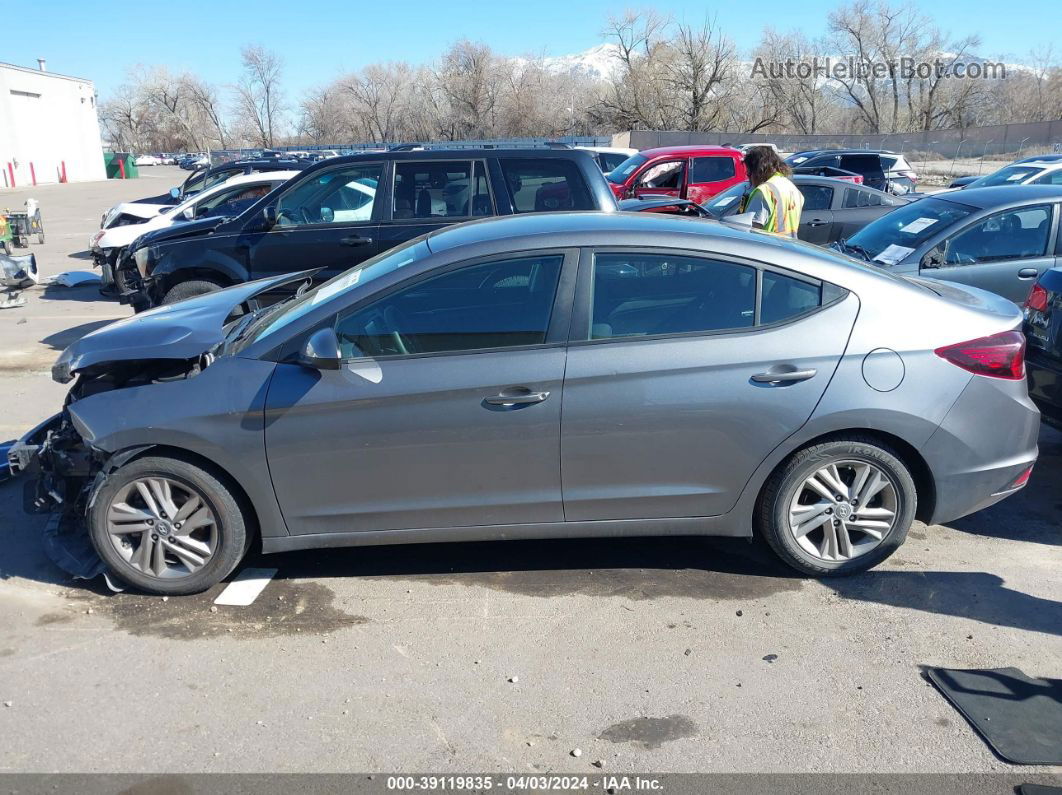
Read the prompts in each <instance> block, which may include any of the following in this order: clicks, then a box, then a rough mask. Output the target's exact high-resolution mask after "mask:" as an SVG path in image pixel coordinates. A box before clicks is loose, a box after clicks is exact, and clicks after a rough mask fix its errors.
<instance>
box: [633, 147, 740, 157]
mask: <svg viewBox="0 0 1062 795" xmlns="http://www.w3.org/2000/svg"><path fill="white" fill-rule="evenodd" d="M639 154H642V155H645V156H646V157H648V158H653V157H660V156H661V155H722V154H726V155H736V156H737V157H742V153H741V150H740V149H735V148H734V147H732V146H658V147H656V148H655V149H643V150H642V151H641V152H639Z"/></svg>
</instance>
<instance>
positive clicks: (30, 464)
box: [7, 270, 315, 578]
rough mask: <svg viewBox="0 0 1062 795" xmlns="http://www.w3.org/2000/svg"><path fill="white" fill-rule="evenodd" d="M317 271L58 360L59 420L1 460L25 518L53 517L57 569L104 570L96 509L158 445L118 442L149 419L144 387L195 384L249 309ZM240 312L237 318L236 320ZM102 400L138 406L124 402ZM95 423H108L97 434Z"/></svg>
mask: <svg viewBox="0 0 1062 795" xmlns="http://www.w3.org/2000/svg"><path fill="white" fill-rule="evenodd" d="M314 272H315V271H313V270H310V271H302V272H298V273H293V274H286V275H284V276H277V277H273V278H270V279H262V280H259V281H257V282H248V283H245V284H242V285H237V286H235V287H231V288H229V289H227V290H220V291H217V292H214V293H208V294H207V295H203V296H199V297H197V298H194V299H189V300H187V301H182V302H180V303H178V304H173V305H171V306H167V307H161V308H159V309H155V310H152V311H149V312H144V313H141V314H139V315H135V316H133V317H129V318H126V319H124V320H119V321H117V322H115V323H112V324H110V325H108V326H105V327H103V328H101V329H97V330H95V331H92V332H90V333H89V334H86V335H85V336H83V337H81V338H80V339H79V340H77V341H76V342H74V343H73V344H72V345H70V346H69V347H68V348H67V349H66V350H64V351H63V353H62V354H61V355H60V356H59V358H58V360H57V361H56V363H55V365H54V366H53V367H52V379H53V380H55V381H57V382H59V383H61V384H67V383H70V384H71V388H70V391H69V392H68V393H67V397H66V400H65V401H64V404H63V409H62V411H61V412H59V413H58V414H56V415H55V416H53V417H51V418H50V419H48V420H46V421H45V422H43V423H41V424H40V425H38V426H37V427H36V428H34V429H33V430H31V431H30V432H29V433H27V434H25V435H24V436H23V437H22V438H21V439H19V440H18V442H16V443H15V444H14V445H12V446H11V447H10V448H9V450H8V453H7V456H8V465H9V468H10V471H11V474H12V475H23V476H25V478H26V483H25V485H24V487H23V503H24V509H25V510H26V511H27V512H29V513H47V514H51V517H50V519H49V522H48V524H47V527H46V530H45V548H46V551H47V553H48V555H49V557H50V558H51V559H52V560H53V561H54V562H55V563H56V564H57V565H58V566H59V567H60V568H62V569H63V570H64V571H66V572H68V573H70V574H72V575H74V576H75V577H81V578H91V577H94V576H96V575H97V574H99V573H101V572H102V571H103V563H102V561H101V560H100V558H99V556H98V555H97V553H96V551H95V549H94V548H93V547H92V543H91V541H90V539H89V534H88V533H87V517H88V514H89V510H90V509H91V507H92V505H93V500H94V499H95V497H96V495H97V494H98V493H99V491H100V489H101V488H102V486H103V485H104V483H105V482H106V481H107V478H108V477H109V476H110V475H111V474H112V473H114V472H115V471H116V470H118V469H119V468H120V467H121V466H123V465H124V464H125V463H127V462H129V461H131V460H132V459H134V458H136V457H137V456H139V455H141V454H143V453H144V452H145V451H147V450H150V449H152V448H153V447H155V446H156V445H155V444H145V443H144V442H145V441H148V442H153V441H155V439H154V438H153V437H152V436H151V435H150V434H148V435H147V436H146V437H145V436H144V435H141V436H140V437H138V438H137V439H135V440H130V439H129V438H127V437H126V436H123V430H127V429H128V427H129V426H132V425H135V424H136V422H137V418H134V417H129V416H128V414H127V412H128V411H130V410H131V409H135V407H138V406H142V407H143V409H142V410H143V411H144V412H145V413H146V414H147V415H150V414H151V411H152V407H151V406H150V405H144V404H143V403H142V402H141V401H143V400H148V401H151V400H153V395H152V394H151V393H150V391H144V392H142V390H141V389H140V388H143V387H149V388H151V389H154V387H155V386H156V385H159V386H162V385H166V384H175V383H176V382H181V381H187V380H189V379H192V378H195V377H197V376H198V375H200V374H201V373H202V372H203V371H204V370H206V369H207V368H208V367H210V366H211V365H212V364H213V363H214V362H215V361H216V359H217V358H219V357H224V356H227V355H228V353H227V352H226V351H227V347H226V346H228V345H230V344H231V343H232V341H233V339H235V336H236V332H237V331H238V330H239V329H240V327H241V326H242V325H245V324H246V321H250V320H253V319H254V318H255V315H254V313H253V312H252V311H251V310H252V309H253V304H252V303H251V302H252V301H254V300H255V299H256V298H257V297H258V296H261V295H263V294H265V293H267V292H269V291H270V290H273V289H275V288H278V287H284V286H285V285H287V284H289V283H292V282H299V281H301V282H304V283H306V284H308V283H309V282H308V279H309V277H310V276H312V275H313V273H314ZM239 311H242V312H243V314H242V315H234V313H238V312H239ZM234 317H237V318H238V319H233V318H234ZM107 393H118V394H117V395H115V398H118V397H120V396H121V395H124V394H129V393H137V394H138V397H137V400H136V401H133V402H130V401H125V402H123V401H121V400H117V399H115V400H110V399H108V397H107ZM101 401H102V402H101ZM123 413H125V416H123ZM101 416H102V417H106V418H107V421H106V423H102V425H103V426H104V431H103V433H102V435H97V434H100V426H101V422H100V418H101Z"/></svg>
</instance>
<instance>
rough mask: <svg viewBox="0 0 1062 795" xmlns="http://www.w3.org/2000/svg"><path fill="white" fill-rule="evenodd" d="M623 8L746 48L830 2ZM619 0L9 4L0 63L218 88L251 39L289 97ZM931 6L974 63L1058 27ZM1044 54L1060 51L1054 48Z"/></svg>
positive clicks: (570, 37) (534, 40) (77, 0)
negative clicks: (974, 43) (721, 33)
mask: <svg viewBox="0 0 1062 795" xmlns="http://www.w3.org/2000/svg"><path fill="white" fill-rule="evenodd" d="M634 5H636V6H638V7H642V6H652V7H654V8H657V9H659V10H661V11H663V12H666V13H671V14H673V15H674V16H675V17H677V18H679V19H684V20H686V21H699V20H700V19H702V18H703V16H704V15H705V13H712V14H715V15H716V16H717V19H718V22H719V24H720V26H721V27H722V28H723V29H724V30H725V31H726V32H727V34H728V35H729V36H730V37H731V38H733V39H734V40H735V41H736V42H737V44H738V46H739V47H741V48H743V49H744V48H749V47H751V46H752V45H753V44H755V42H756V41H757V39H758V38H759V34H760V31H761V30H762V29H763V28H764V27H765V26H766V25H771V26H772V27H775V28H777V29H780V30H790V29H800V30H803V31H804V33H805V34H807V35H809V36H817V35H820V34H821V33H822V32H823V31H824V27H825V18H826V14H827V12H828V11H829V10H830V9H832V8H834V7H835V5H836V4H835V3H833V2H821V3H815V4H809V3H797V2H793V0H748V2H729V3H720V4H712V5H707V4H697V3H688V2H687V3H683V2H672V1H671V0H660V2H639V3H636V4H634ZM624 8H625V6H624V4H622V3H616V2H607V1H606V0H579V2H572V0H534V1H533V2H528V0H520V2H506V0H497V1H496V2H462V1H461V0H450V2H438V0H400V1H399V2H394V1H392V2H375V3H366V2H357V0H311V2H303V3H295V2H291V0H287V2H275V1H274V0H256V2H253V3H251V2H237V1H236V0H211V1H210V2H205V1H204V0H182V1H181V2H179V3H173V2H170V3H153V2H143V0H136V1H133V0H112V2H106V3H100V2H89V1H87V0H42V1H41V2H38V3H21V4H16V5H15V6H11V7H10V8H9V9H8V13H5V20H4V35H3V43H2V44H0V61H6V62H9V63H16V64H19V65H23V66H36V59H37V58H38V57H44V58H47V60H48V68H49V69H50V70H51V71H54V72H61V73H64V74H71V75H76V76H78V77H86V78H89V79H91V80H94V81H95V83H96V87H97V90H98V91H99V93H100V95H101V97H103V98H104V99H106V98H107V96H108V94H109V93H110V92H111V91H113V89H114V88H115V87H116V86H117V85H119V84H120V83H121V82H122V80H123V78H124V74H125V71H126V69H127V68H128V67H129V66H132V65H134V64H137V63H143V64H165V65H168V66H170V67H171V68H174V69H177V70H180V69H183V68H187V69H190V70H193V71H195V72H197V73H199V74H201V75H202V76H203V77H205V78H207V79H209V80H211V81H214V82H217V83H228V82H232V81H233V80H234V79H235V77H236V75H237V74H238V72H239V48H240V46H241V45H242V44H246V43H257V44H262V45H264V46H265V47H268V48H269V49H272V50H275V51H277V52H279V53H281V54H282V55H283V57H284V59H285V61H286V80H285V82H286V85H287V88H288V90H289V92H291V93H292V94H297V93H298V92H299V91H301V90H302V89H305V88H308V87H310V86H314V85H319V84H323V83H326V82H328V81H329V80H330V79H331V78H332V77H334V76H336V75H338V74H340V73H341V72H344V71H349V70H352V69H357V68H359V67H361V66H364V65H366V64H369V63H373V62H376V61H383V60H407V61H411V62H414V63H418V62H425V61H430V60H431V59H433V58H435V57H436V56H437V55H438V54H440V53H441V52H442V50H443V49H444V48H445V47H446V46H447V44H449V43H450V42H452V41H454V40H456V39H459V38H469V39H473V40H482V41H485V42H486V43H488V44H489V45H491V47H493V48H494V49H495V50H497V51H498V52H501V53H504V54H508V55H523V54H539V53H541V54H545V55H566V54H569V53H575V52H579V51H582V50H585V49H587V48H589V47H592V46H594V45H595V44H599V43H601V42H602V41H603V40H604V39H603V36H602V29H603V27H604V25H605V21H606V20H607V18H608V16H609V14H610V13H619V12H622V10H623V9H624ZM931 8H932V10H931V11H930V10H929V8H927V9H926V10H927V12H928V13H930V14H931V15H932V16H933V17H934V18H935V19H936V21H937V23H938V25H940V27H941V28H943V29H944V30H946V31H948V32H950V33H951V34H953V35H955V36H963V35H967V34H971V33H976V34H978V35H980V37H981V39H982V42H983V43H982V46H981V48H980V53H981V54H982V55H983V56H984V57H988V58H1002V59H1007V60H1011V61H1019V60H1023V59H1024V58H1025V56H1026V55H1027V53H1028V51H1029V50H1030V49H1031V48H1032V47H1034V46H1040V45H1044V44H1048V43H1051V42H1053V41H1057V39H1058V36H1057V34H1058V30H1059V27H1060V25H1059V23H1062V10H1060V8H1062V5H1060V4H1059V3H1058V2H1057V0H1026V2H1025V3H1023V4H1022V6H1021V13H1013V14H1007V13H1003V14H1001V13H999V11H1000V8H1001V6H1000V4H999V2H998V0H935V2H934V3H933V4H932V6H931ZM1033 20H1038V22H1037V23H1036V24H1033V22H1032V21H1033ZM1055 55H1056V58H1060V59H1062V46H1060V48H1059V50H1058V51H1056V53H1055Z"/></svg>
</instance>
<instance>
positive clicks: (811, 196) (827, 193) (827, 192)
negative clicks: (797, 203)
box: [797, 185, 833, 210]
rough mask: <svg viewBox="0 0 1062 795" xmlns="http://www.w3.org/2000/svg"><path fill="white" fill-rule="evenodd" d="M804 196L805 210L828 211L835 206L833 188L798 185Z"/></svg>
mask: <svg viewBox="0 0 1062 795" xmlns="http://www.w3.org/2000/svg"><path fill="white" fill-rule="evenodd" d="M797 190H799V191H800V192H801V194H803V196H804V209H805V210H828V209H830V207H832V206H833V188H828V187H826V186H825V185H797Z"/></svg>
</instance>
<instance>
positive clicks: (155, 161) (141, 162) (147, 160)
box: [133, 155, 162, 166]
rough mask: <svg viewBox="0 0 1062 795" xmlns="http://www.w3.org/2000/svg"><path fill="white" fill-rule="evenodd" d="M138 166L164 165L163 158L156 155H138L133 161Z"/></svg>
mask: <svg viewBox="0 0 1062 795" xmlns="http://www.w3.org/2000/svg"><path fill="white" fill-rule="evenodd" d="M133 162H134V163H136V164H137V165H138V166H159V165H162V160H161V159H159V158H157V157H155V155H137V158H136V160H134V161H133Z"/></svg>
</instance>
